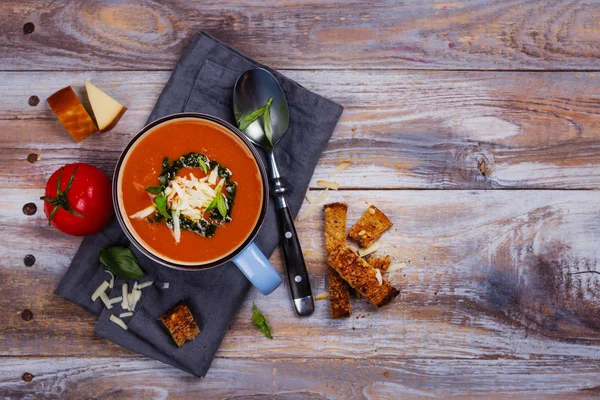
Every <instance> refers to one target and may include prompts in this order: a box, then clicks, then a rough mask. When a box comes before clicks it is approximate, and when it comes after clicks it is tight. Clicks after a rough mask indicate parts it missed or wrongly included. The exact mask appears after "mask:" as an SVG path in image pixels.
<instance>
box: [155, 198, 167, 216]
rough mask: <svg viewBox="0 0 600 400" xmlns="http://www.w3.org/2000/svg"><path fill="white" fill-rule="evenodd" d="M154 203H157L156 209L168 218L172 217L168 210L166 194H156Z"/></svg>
mask: <svg viewBox="0 0 600 400" xmlns="http://www.w3.org/2000/svg"><path fill="white" fill-rule="evenodd" d="M154 204H156V209H157V210H158V212H159V213H160V215H162V216H163V217H165V218H166V219H171V214H169V213H168V211H167V199H166V198H165V196H162V195H161V196H156V197H155V198H154Z"/></svg>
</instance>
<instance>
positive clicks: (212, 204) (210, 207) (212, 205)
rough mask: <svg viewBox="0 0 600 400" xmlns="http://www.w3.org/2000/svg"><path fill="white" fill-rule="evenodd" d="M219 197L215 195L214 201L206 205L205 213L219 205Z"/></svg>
mask: <svg viewBox="0 0 600 400" xmlns="http://www.w3.org/2000/svg"><path fill="white" fill-rule="evenodd" d="M217 197H218V196H217ZM217 197H215V198H214V199H213V201H211V202H210V204H209V205H208V207H206V210H204V212H205V213H207V212H209V211H210V210H212V209H213V208H215V207H216V206H217Z"/></svg>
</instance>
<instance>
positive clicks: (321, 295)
mask: <svg viewBox="0 0 600 400" xmlns="http://www.w3.org/2000/svg"><path fill="white" fill-rule="evenodd" d="M328 298H329V293H327V292H323V293H319V294H318V295H316V296H315V300H325V299H328Z"/></svg>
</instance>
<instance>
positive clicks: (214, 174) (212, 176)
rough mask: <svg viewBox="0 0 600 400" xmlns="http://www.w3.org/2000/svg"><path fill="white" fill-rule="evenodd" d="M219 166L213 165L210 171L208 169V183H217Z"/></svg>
mask: <svg viewBox="0 0 600 400" xmlns="http://www.w3.org/2000/svg"><path fill="white" fill-rule="evenodd" d="M218 170H219V167H215V168H214V169H213V170H212V171H210V175H209V176H208V183H210V184H211V185H214V184H216V183H217V178H218V177H219V171H218Z"/></svg>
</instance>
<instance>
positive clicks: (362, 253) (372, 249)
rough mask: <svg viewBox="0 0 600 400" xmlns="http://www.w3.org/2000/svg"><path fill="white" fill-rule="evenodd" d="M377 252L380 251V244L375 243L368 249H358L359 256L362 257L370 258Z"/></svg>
mask: <svg viewBox="0 0 600 400" xmlns="http://www.w3.org/2000/svg"><path fill="white" fill-rule="evenodd" d="M377 250H379V243H378V242H375V243H373V244H372V245H370V246H369V247H367V248H366V249H358V255H359V256H361V257H364V256H368V255H369V254H371V253H375V252H376V251H377Z"/></svg>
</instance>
